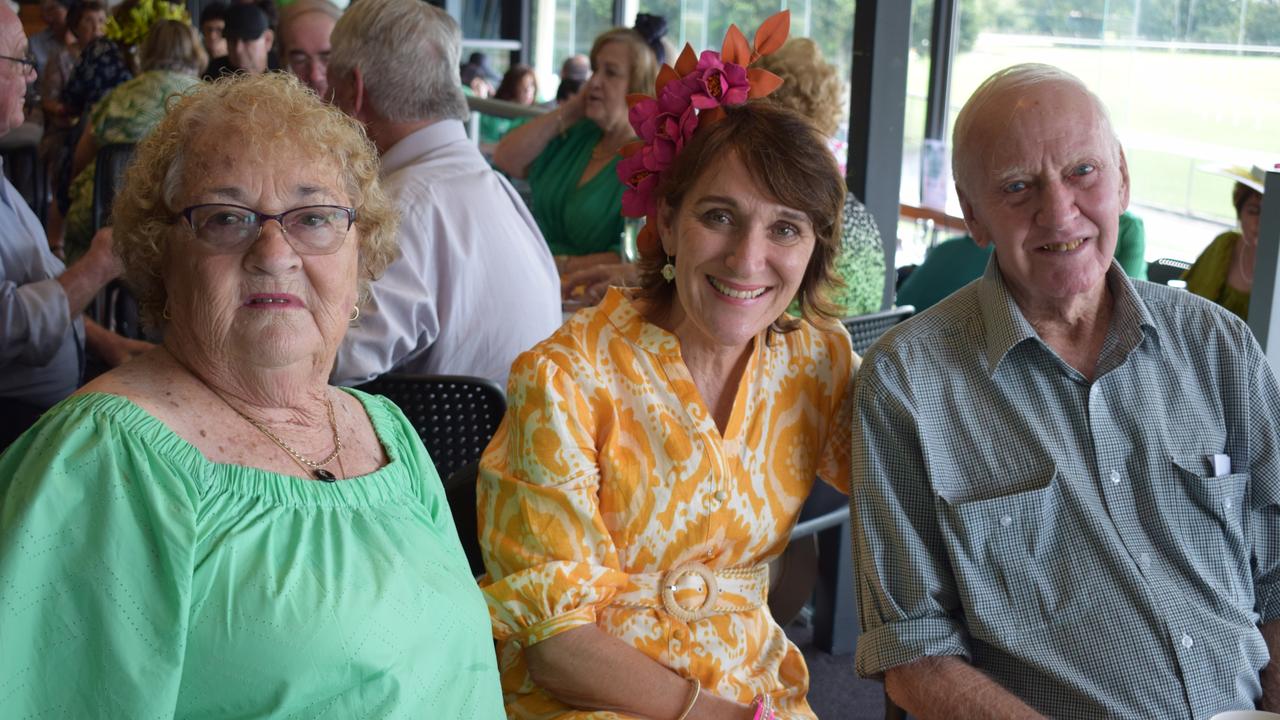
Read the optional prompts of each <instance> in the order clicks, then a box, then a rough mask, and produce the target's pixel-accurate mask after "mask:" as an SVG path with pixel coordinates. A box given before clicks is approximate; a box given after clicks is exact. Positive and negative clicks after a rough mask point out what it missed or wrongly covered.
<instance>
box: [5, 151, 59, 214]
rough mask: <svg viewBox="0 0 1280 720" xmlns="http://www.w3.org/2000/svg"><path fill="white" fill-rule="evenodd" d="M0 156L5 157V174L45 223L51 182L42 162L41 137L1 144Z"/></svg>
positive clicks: (32, 210)
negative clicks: (29, 140)
mask: <svg viewBox="0 0 1280 720" xmlns="http://www.w3.org/2000/svg"><path fill="white" fill-rule="evenodd" d="M0 158H3V159H4V174H5V176H6V177H8V178H9V182H11V183H13V187H14V189H15V190H17V191H18V194H19V195H21V196H22V198H23V199H24V200H26V201H27V205H29V206H30V207H31V212H33V213H35V214H36V217H37V218H38V219H39V220H40V223H41V224H43V223H44V221H45V214H46V213H47V212H48V210H49V183H48V179H47V178H46V176H45V169H44V163H42V162H40V143H39V138H38V137H37V138H35V139H33V140H32V141H31V142H25V141H24V142H20V143H17V144H4V145H0Z"/></svg>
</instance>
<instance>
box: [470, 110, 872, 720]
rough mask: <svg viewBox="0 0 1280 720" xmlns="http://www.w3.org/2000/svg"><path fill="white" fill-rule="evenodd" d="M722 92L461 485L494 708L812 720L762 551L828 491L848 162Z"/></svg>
mask: <svg viewBox="0 0 1280 720" xmlns="http://www.w3.org/2000/svg"><path fill="white" fill-rule="evenodd" d="M723 111H724V115H723V116H722V119H720V120H719V121H718V122H715V124H709V127H705V128H702V129H700V130H699V132H698V133H697V134H692V137H691V138H689V139H688V142H686V143H684V144H683V147H682V148H681V149H679V151H678V154H677V156H676V157H675V159H674V161H673V163H672V164H671V165H670V167H669V168H667V169H666V170H665V171H664V172H662V177H661V179H660V183H659V184H658V186H657V189H656V208H657V210H656V214H655V215H654V216H653V217H654V218H655V219H656V223H654V222H652V221H651V225H653V226H656V229H657V239H658V240H659V243H660V245H659V244H655V245H654V246H652V247H651V248H650V251H649V253H648V254H647V256H646V257H645V259H644V261H643V262H645V263H646V265H645V267H644V269H643V271H642V278H643V279H642V287H641V288H639V289H637V290H632V291H625V290H620V289H618V288H612V289H610V291H609V292H608V294H607V295H606V296H605V298H604V300H603V301H602V302H601V304H600V305H598V306H597V307H594V308H590V309H587V310H584V311H581V312H579V313H578V314H576V315H575V316H574V317H573V318H572V319H570V320H569V322H568V323H566V324H565V326H564V327H562V328H561V329H560V330H559V331H557V332H556V333H555V334H554V335H552V336H551V337H550V338H548V339H547V340H546V341H544V342H542V343H541V344H539V345H538V346H537V347H535V348H534V349H533V350H531V351H529V352H526V353H524V354H523V355H521V356H520V357H519V358H518V359H517V360H516V363H515V365H514V367H513V369H512V373H511V379H510V384H509V389H508V399H509V404H510V405H509V409H508V412H507V416H506V418H505V420H504V421H503V423H502V426H501V428H500V429H499V430H498V434H497V436H496V437H495V438H494V441H493V442H492V443H491V444H490V445H489V448H488V450H487V451H486V452H485V455H484V457H483V459H482V461H481V476H480V486H479V496H480V497H479V513H480V522H481V530H480V534H481V543H482V546H483V548H484V555H485V566H486V569H487V570H488V572H489V577H488V580H487V581H486V584H485V594H486V597H487V600H488V602H489V610H490V617H491V619H492V621H493V625H494V628H495V634H496V636H497V638H498V641H499V643H498V649H499V664H500V668H501V671H502V679H503V690H504V693H505V699H506V708H507V713H508V716H509V717H512V718H550V717H592V718H629V717H646V718H662V719H664V720H665V719H666V718H688V719H690V720H692V719H694V718H741V719H742V720H750V719H752V718H761V717H769V714H768V713H769V711H770V709H772V712H774V713H776V717H779V718H811V717H813V713H812V711H811V710H810V709H809V706H808V704H807V702H806V701H805V693H806V690H807V687H808V672H807V670H806V668H805V665H804V660H803V658H802V657H801V655H800V653H799V651H798V650H797V649H796V647H795V646H794V645H792V644H791V643H790V642H789V641H788V640H787V638H786V637H785V635H784V634H783V632H782V630H781V628H779V627H778V625H777V623H776V622H774V620H773V618H772V617H771V616H770V614H769V610H768V606H767V605H766V602H765V600H766V597H765V596H766V593H767V589H768V571H767V566H766V564H765V563H766V562H768V560H770V559H771V558H773V557H775V556H776V555H778V554H779V553H780V552H781V551H782V550H783V549H784V548H785V546H786V544H787V540H788V535H789V532H790V529H791V527H792V526H793V525H794V524H795V521H796V517H797V515H798V513H799V511H800V507H801V505H802V504H803V502H804V500H805V498H806V496H807V495H808V494H809V490H810V488H811V486H812V484H813V482H814V478H815V477H821V478H822V479H823V480H825V481H827V482H829V483H831V484H832V485H834V486H836V487H837V488H839V489H841V490H842V491H847V484H848V480H847V477H848V473H849V461H848V453H849V444H850V429H849V415H848V412H847V408H845V397H846V395H847V391H848V386H849V385H850V382H851V377H852V374H853V371H854V370H855V369H856V364H857V358H856V356H855V355H854V354H853V351H852V349H851V347H850V342H849V337H848V335H847V334H846V333H845V332H844V329H843V328H842V327H841V326H840V325H839V323H837V322H833V321H832V319H831V317H830V316H829V314H828V313H827V312H826V306H825V303H824V301H823V299H822V298H821V296H820V292H819V288H820V287H822V285H823V283H824V281H827V279H828V278H829V276H830V273H831V264H832V258H833V255H834V252H835V250H836V248H837V246H838V243H839V237H838V235H839V228H840V211H841V207H842V204H843V201H844V182H843V179H842V178H841V176H840V173H839V171H838V169H837V167H836V164H835V161H834V159H833V158H832V156H831V153H830V151H828V150H827V148H826V139H825V138H824V137H822V136H821V134H820V133H818V132H817V131H816V130H814V129H813V128H812V127H811V126H810V125H809V124H808V122H806V121H805V120H804V119H802V118H801V117H800V116H798V115H795V114H793V113H791V112H789V111H787V110H783V109H780V108H778V107H776V106H774V105H771V104H768V103H759V102H756V101H751V102H747V103H745V104H743V105H740V106H737V107H727V108H724V110H723ZM793 299H798V300H799V302H800V306H801V308H802V310H803V318H802V319H797V318H792V317H789V316H787V315H785V314H784V313H785V310H786V308H787V306H788V305H789V304H790V303H791V302H792V300H793Z"/></svg>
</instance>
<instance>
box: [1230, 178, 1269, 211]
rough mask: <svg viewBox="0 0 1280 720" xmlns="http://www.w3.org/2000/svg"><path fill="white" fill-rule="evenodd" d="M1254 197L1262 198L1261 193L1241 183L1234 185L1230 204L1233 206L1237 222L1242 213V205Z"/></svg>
mask: <svg viewBox="0 0 1280 720" xmlns="http://www.w3.org/2000/svg"><path fill="white" fill-rule="evenodd" d="M1254 195H1257V196H1258V197H1259V198H1261V197H1262V193H1260V192H1258V191H1257V190H1254V189H1253V188H1251V187H1249V186H1248V185H1245V184H1244V183H1242V182H1238V183H1236V186H1235V187H1233V188H1231V204H1232V205H1234V206H1235V209H1236V219H1237V220H1238V219H1240V213H1242V212H1244V204H1245V203H1247V202H1249V201H1250V200H1252V199H1253V196H1254Z"/></svg>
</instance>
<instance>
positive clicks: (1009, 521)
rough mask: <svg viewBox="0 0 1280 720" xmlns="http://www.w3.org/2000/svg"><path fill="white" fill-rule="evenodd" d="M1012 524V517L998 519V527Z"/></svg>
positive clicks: (1006, 516)
mask: <svg viewBox="0 0 1280 720" xmlns="http://www.w3.org/2000/svg"><path fill="white" fill-rule="evenodd" d="M1012 524H1013V518H1012V517H1010V516H1008V515H1005V516H1004V517H1002V518H1000V527H1009V526H1010V525H1012Z"/></svg>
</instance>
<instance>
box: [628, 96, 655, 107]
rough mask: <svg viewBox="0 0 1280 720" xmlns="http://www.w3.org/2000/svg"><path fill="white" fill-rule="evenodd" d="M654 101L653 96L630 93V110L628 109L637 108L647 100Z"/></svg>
mask: <svg viewBox="0 0 1280 720" xmlns="http://www.w3.org/2000/svg"><path fill="white" fill-rule="evenodd" d="M652 99H653V96H651V95H645V94H644V93H628V94H627V108H628V109H630V108H633V107H635V106H636V105H637V104H639V103H642V102H644V101H645V100H652Z"/></svg>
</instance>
